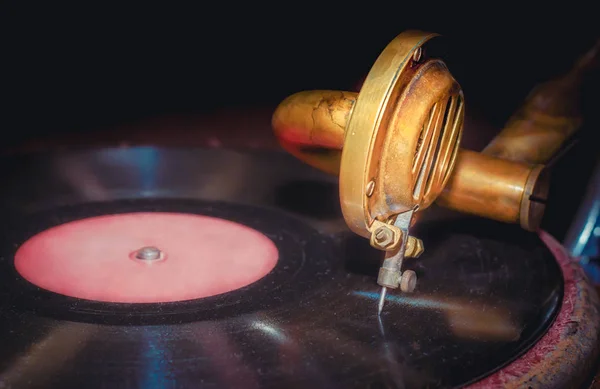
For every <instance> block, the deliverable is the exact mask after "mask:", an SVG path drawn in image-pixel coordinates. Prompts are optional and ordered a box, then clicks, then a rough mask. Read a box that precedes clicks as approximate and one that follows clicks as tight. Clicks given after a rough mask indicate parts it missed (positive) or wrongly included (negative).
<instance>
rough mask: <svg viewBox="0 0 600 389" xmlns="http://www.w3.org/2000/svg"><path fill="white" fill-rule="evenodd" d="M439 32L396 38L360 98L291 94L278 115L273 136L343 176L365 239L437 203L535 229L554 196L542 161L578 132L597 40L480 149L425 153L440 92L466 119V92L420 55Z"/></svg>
mask: <svg viewBox="0 0 600 389" xmlns="http://www.w3.org/2000/svg"><path fill="white" fill-rule="evenodd" d="M435 36H436V35H435V34H428V33H422V32H406V33H403V34H401V35H399V36H398V37H397V38H396V39H395V40H394V41H393V42H392V43H391V44H390V45H389V46H388V47H387V48H386V49H385V50H384V52H383V53H382V54H381V56H380V57H379V58H378V60H377V62H376V63H375V65H374V66H373V68H372V70H371V72H370V73H369V76H368V77H367V79H366V80H365V83H364V84H363V88H362V89H361V91H360V94H357V93H353V92H339V91H305V92H301V93H298V94H295V95H293V96H291V97H289V98H288V99H286V100H285V101H283V102H282V103H281V104H280V106H279V107H278V108H277V110H276V111H275V113H274V115H273V127H274V129H275V133H276V134H277V136H278V138H279V140H280V142H281V144H282V145H283V147H284V148H286V149H287V150H288V151H290V152H291V153H292V154H294V155H296V156H297V157H298V158H300V159H302V160H303V161H305V162H307V163H309V164H311V165H312V166H315V167H317V168H319V169H321V170H324V171H326V172H329V173H332V174H339V175H340V200H341V202H342V207H343V210H344V216H345V218H346V221H347V222H348V224H349V226H350V228H351V229H352V230H353V231H355V232H357V233H358V234H360V235H363V236H368V234H369V225H370V223H372V221H373V220H376V219H378V220H385V219H386V218H387V217H389V216H390V215H392V214H393V213H395V212H396V213H397V212H402V211H404V210H406V209H408V208H410V207H412V206H418V207H419V210H423V209H425V208H426V207H427V206H429V205H430V204H431V202H433V201H435V200H436V199H437V202H438V203H439V204H440V205H442V206H445V207H448V208H451V209H454V210H456V211H460V212H465V213H470V214H475V215H478V216H481V217H485V218H490V219H494V220H499V221H503V222H508V223H519V224H520V225H521V226H522V227H523V228H525V229H527V230H536V229H537V228H538V226H539V224H540V222H541V220H542V217H543V214H544V209H545V199H546V196H547V193H548V172H547V171H546V169H544V167H543V164H544V163H546V162H548V160H549V159H550V158H551V157H552V156H554V155H555V154H556V152H557V150H559V148H560V147H561V146H562V145H563V144H564V143H565V142H566V141H567V140H568V139H569V138H570V137H571V136H572V135H573V134H574V132H575V131H576V130H577V129H578V128H579V125H580V123H581V117H580V113H579V110H578V108H579V100H578V99H577V97H578V93H579V91H580V89H581V82H582V80H583V79H584V75H585V74H586V72H588V71H589V70H590V69H592V68H594V67H597V65H598V56H599V55H598V54H599V52H600V43H598V44H596V46H595V47H594V48H592V49H591V50H590V51H588V53H586V55H584V56H583V57H582V58H581V59H580V60H579V61H578V62H577V63H576V66H574V68H573V69H572V70H571V71H570V72H569V73H568V74H567V75H565V76H564V77H561V78H558V79H556V80H552V81H550V82H547V83H545V84H543V85H542V86H540V87H538V88H536V89H535V90H534V91H533V92H532V94H531V95H530V96H529V98H528V99H527V100H526V102H525V104H524V106H523V107H522V108H521V109H520V110H519V111H518V112H517V113H516V114H515V115H514V116H513V117H512V118H511V119H510V120H509V121H508V123H507V125H506V127H505V128H504V129H503V130H502V131H501V132H500V133H499V134H498V135H497V137H496V138H495V139H494V140H493V141H492V142H491V143H490V144H489V145H488V147H486V148H485V150H484V151H483V152H482V153H476V152H471V151H466V150H459V151H458V152H457V151H456V147H457V146H458V144H459V141H460V136H457V138H456V141H455V142H454V140H449V139H445V141H447V142H448V143H446V144H445V151H444V153H441V154H439V155H442V158H438V159H437V160H436V161H435V162H434V163H432V162H433V161H432V160H431V159H429V160H428V158H426V157H425V155H426V153H425V152H424V150H427V148H428V147H429V146H432V145H436V143H435V136H434V137H431V138H430V137H429V134H427V132H426V131H424V132H423V133H421V131H420V130H421V129H423V128H425V127H427V124H426V122H427V120H429V119H433V120H432V122H435V120H436V119H439V116H438V115H439V111H442V110H441V109H440V110H438V109H439V108H441V107H442V106H444V104H445V101H444V99H443V98H442V96H445V97H446V98H448V97H450V96H453V98H452V100H451V101H452V103H453V104H455V105H454V109H455V111H454V112H453V110H452V109H451V110H450V111H451V113H452V112H453V113H454V115H455V116H454V119H455V121H456V124H457V126H458V127H462V116H463V115H464V106H463V105H462V104H463V103H462V92H461V91H460V87H459V86H458V84H456V83H455V81H454V80H453V79H452V76H451V75H450V73H449V72H448V71H447V69H446V68H445V66H444V65H443V63H442V62H441V61H440V60H435V59H434V60H432V59H428V58H427V55H426V54H424V53H426V52H427V50H426V49H427V42H428V41H429V40H431V39H432V38H434V37H435ZM422 47H424V51H423V50H422ZM415 59H418V60H419V61H415ZM415 65H417V66H415ZM417 73H419V74H418V75H417ZM459 103H460V105H461V107H460V109H457V108H456V107H457V105H458V104H459ZM434 106H435V107H436V108H434V109H433V112H432V110H431V108H432V107H434ZM458 118H460V119H458ZM434 128H435V129H436V130H438V131H439V127H435V126H434ZM460 130H461V129H458V131H457V132H455V133H453V135H452V136H450V138H452V137H453V136H454V135H460ZM434 132H435V131H434ZM450 133H451V131H447V132H446V134H447V135H448V134H450ZM424 134H426V135H425V136H422V135H424ZM438 139H439V138H438ZM340 149H341V150H343V151H342V152H341V158H340ZM431 156H432V155H430V156H429V157H431ZM455 159H456V160H457V161H458V162H456V163H454V161H455ZM423 161H426V162H428V163H432V165H428V163H425V164H422V162H423ZM436 164H438V165H436ZM420 167H424V169H423V171H424V172H425V173H427V171H428V169H429V168H430V169H431V172H432V173H431V175H432V177H436V179H434V180H433V181H432V182H434V183H436V184H437V185H435V184H434V185H432V187H430V188H423V186H419V185H418V183H419V175H415V171H416V170H419V168H420ZM411 168H412V169H411ZM421 183H422V181H421ZM416 184H417V185H416ZM416 187H418V188H419V189H421V190H422V191H419V190H415V188H416ZM423 189H425V190H424V191H423ZM427 189H429V191H428V190H427ZM411 191H412V192H411Z"/></svg>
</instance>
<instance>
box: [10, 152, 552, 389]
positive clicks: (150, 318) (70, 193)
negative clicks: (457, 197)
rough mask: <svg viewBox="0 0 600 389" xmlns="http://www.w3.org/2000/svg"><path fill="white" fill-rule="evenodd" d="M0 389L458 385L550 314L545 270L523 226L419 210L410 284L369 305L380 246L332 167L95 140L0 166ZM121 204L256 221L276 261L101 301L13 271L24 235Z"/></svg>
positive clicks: (514, 353) (525, 344) (521, 342)
mask: <svg viewBox="0 0 600 389" xmlns="http://www.w3.org/2000/svg"><path fill="white" fill-rule="evenodd" d="M0 166H1V168H0V169H2V171H1V172H0V174H2V180H3V182H4V183H6V185H4V186H3V188H2V189H1V190H0V193H1V204H0V212H2V213H1V214H2V220H3V223H2V226H1V227H0V228H1V231H2V233H1V236H0V238H1V240H0V242H1V246H0V250H1V251H0V337H1V339H2V344H1V347H0V388H57V387H60V388H83V387H85V388H115V389H116V388H202V387H209V388H305V387H314V388H348V387H359V388H424V387H429V388H432V387H440V388H449V387H460V386H464V385H466V384H468V383H471V382H474V381H476V380H478V379H481V378H482V377H484V376H486V375H489V374H490V373H492V372H494V371H496V370H497V369H499V368H501V367H502V366H504V365H506V364H507V363H509V362H510V361H512V360H514V359H515V358H517V357H518V356H519V355H521V354H522V353H523V352H524V351H526V350H527V349H528V348H529V347H531V345H533V344H534V343H535V341H536V340H537V339H539V337H540V336H541V335H542V334H543V333H544V331H545V330H546V329H547V328H548V326H549V325H550V324H551V323H552V321H553V319H554V317H555V315H556V313H557V311H558V309H559V308H560V301H561V298H562V294H563V289H562V288H563V282H562V276H561V271H560V268H559V266H558V265H557V264H556V262H555V261H554V260H553V258H552V255H551V254H550V252H549V250H548V249H547V248H546V247H545V246H544V245H543V244H542V243H541V242H540V241H539V240H538V238H537V236H535V235H533V234H528V233H526V232H524V231H521V230H520V229H519V228H518V227H515V226H507V225H502V224H499V223H494V222H489V221H481V220H472V219H467V218H456V217H454V216H452V217H449V218H446V217H439V218H438V217H436V210H435V209H432V210H431V215H432V216H430V217H429V218H428V219H427V218H426V219H425V220H424V221H423V222H422V223H420V224H419V225H418V226H417V227H416V228H415V231H414V234H415V235H416V236H418V237H419V238H421V239H423V241H424V242H425V253H424V254H423V255H422V256H421V257H420V258H419V259H414V260H407V261H406V262H405V263H406V267H407V268H410V269H413V270H414V271H415V272H416V273H417V275H418V277H419V281H418V283H417V289H416V290H415V292H414V293H411V294H403V293H400V292H399V291H390V293H389V295H388V297H387V301H386V305H385V308H384V311H383V313H382V314H381V316H378V315H377V299H378V297H379V287H378V285H377V284H376V275H377V269H378V267H379V265H380V262H381V259H382V253H381V252H379V251H377V250H375V249H373V248H371V247H370V246H369V242H368V241H366V240H365V239H363V238H360V237H357V236H356V235H354V234H352V233H351V232H349V231H348V230H347V228H346V227H345V225H344V223H343V219H342V218H341V215H340V211H339V202H338V194H337V186H336V181H335V178H332V177H328V176H326V175H323V174H321V173H320V172H317V171H315V170H313V169H312V168H309V167H307V166H305V165H303V164H301V163H300V162H298V161H296V160H294V159H293V158H292V157H289V156H287V155H283V154H278V153H251V152H237V151H226V150H191V149H190V150H183V149H158V148H131V149H102V150H90V151H79V152H69V153H64V154H56V155H36V156H25V157H10V158H6V159H5V160H4V161H2V163H1V164H0ZM130 212H179V213H189V214H198V215H208V216H213V217H219V218H223V219H226V220H231V221H235V222H237V223H240V224H244V225H246V226H248V227H251V228H253V229H256V230H258V231H260V232H262V233H263V234H264V235H266V236H267V237H269V238H270V239H271V240H272V241H273V242H274V243H275V244H276V246H277V248H278V250H279V253H280V259H279V261H278V263H277V265H276V266H275V268H274V269H273V270H272V271H271V272H270V273H269V274H267V275H266V276H265V277H264V278H261V279H260V280H258V281H256V282H255V283H252V284H250V285H247V286H245V287H243V288H241V289H238V290H234V291H232V292H228V293H224V294H220V295H216V296H212V297H207V298H202V299H196V300H188V301H182V302H175V303H160V304H159V303H148V304H117V303H106V302H99V301H90V300H83V299H76V298H73V297H68V296H63V295H60V294H56V293H52V292H49V291H45V290H42V289H40V288H38V287H36V286H34V285H33V284H31V283H29V282H27V281H26V280H25V279H23V278H22V277H21V276H20V275H19V274H18V273H17V272H16V270H15V267H14V254H15V252H16V250H17V249H18V248H19V246H20V245H21V244H22V243H23V242H24V241H26V240H27V239H28V238H30V237H31V236H33V235H35V234H36V233H38V232H40V231H43V230H45V229H48V228H50V227H53V226H57V225H61V224H63V223H66V222H70V221H74V220H80V219H84V218H88V217H92V216H98V215H107V214H119V213H130Z"/></svg>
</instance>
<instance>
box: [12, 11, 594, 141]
mask: <svg viewBox="0 0 600 389" xmlns="http://www.w3.org/2000/svg"><path fill="white" fill-rule="evenodd" d="M592 3H593V2H590V4H589V5H586V4H585V3H583V2H581V3H577V2H571V1H568V2H567V1H563V2H546V3H540V4H538V5H535V4H533V3H526V2H523V3H521V4H510V3H506V2H480V3H472V5H469V4H468V3H467V4H464V5H462V6H461V5H460V4H459V3H439V4H438V3H434V2H420V3H417V2H379V3H378V2H373V1H364V2H348V3H343V2H331V3H327V2H322V3H319V2H279V3H271V4H265V5H260V4H259V3H255V2H250V3H241V5H240V4H235V3H228V2H216V3H215V2H193V3H192V2H190V3H185V4H186V5H185V6H184V5H178V4H177V3H176V2H162V3H159V5H150V2H148V3H147V4H145V3H141V2H140V3H131V2H115V3H111V2H80V3H75V2H73V3H68V4H65V3H60V4H59V3H55V2H39V3H35V2H34V3H28V2H13V3H10V2H9V3H3V4H4V5H3V11H2V18H3V19H4V20H3V21H2V23H1V24H2V28H3V29H4V32H3V33H2V40H3V41H4V42H3V44H2V51H3V53H2V62H3V63H4V64H5V65H7V67H4V71H3V72H2V77H3V82H2V87H1V89H2V94H4V95H5V98H4V101H5V102H4V103H3V107H4V108H3V114H2V123H1V124H2V129H3V130H5V131H4V134H5V141H8V140H9V139H21V138H23V137H28V136H34V135H39V134H50V133H52V132H56V131H60V132H65V131H84V130H87V129H90V128H99V127H100V128H101V127H103V126H105V125H107V124H114V123H121V122H126V121H129V120H134V119H137V118H144V117H151V116H155V115H160V114H164V113H203V112H211V111H214V110H217V109H222V108H224V107H236V106H244V107H253V106H275V104H276V103H277V102H279V101H280V100H281V99H283V98H284V97H285V96H287V95H288V94H291V93H294V92H297V91H299V90H304V89H338V88H339V89H351V88H353V87H355V86H356V84H357V83H358V82H359V81H360V80H361V79H362V77H364V76H365V75H366V73H367V72H368V70H369V69H370V67H371V65H372V64H373V62H374V60H375V59H376V57H377V55H378V54H379V53H380V51H381V50H382V49H383V47H384V46H385V45H386V44H387V43H388V42H389V41H390V40H391V39H393V38H394V36H395V35H397V34H398V33H399V32H401V31H403V30H405V29H409V28H416V29H422V30H428V31H435V32H438V33H441V34H443V35H444V36H446V37H447V38H448V42H449V43H450V48H451V51H450V53H449V55H448V57H447V58H446V62H447V63H448V64H449V66H450V69H451V71H452V72H453V74H454V75H455V77H456V78H457V79H458V80H459V82H460V83H461V84H462V86H463V88H464V90H465V95H466V97H467V99H468V104H469V109H470V111H471V112H480V113H482V114H483V115H484V117H485V118H486V119H487V120H489V121H491V122H492V123H494V124H495V125H502V123H503V122H504V120H505V119H506V118H507V116H508V115H510V114H511V113H512V112H513V110H514V109H515V108H516V107H517V106H518V105H519V104H520V103H521V101H522V99H523V98H524V97H525V95H526V93H527V92H528V91H529V90H530V89H531V87H532V86H533V85H535V84H536V83H538V82H540V81H543V80H545V79H547V78H549V77H552V76H553V75H556V74H558V73H560V72H561V71H563V70H565V69H567V68H568V67H569V66H570V65H571V64H572V61H573V59H574V58H575V57H576V56H577V55H579V54H581V53H582V52H583V51H584V50H585V49H586V48H588V47H590V46H591V45H592V44H593V42H594V40H595V39H597V38H598V36H599V35H598V27H597V24H598V21H597V17H595V14H596V13H595V9H594V6H593V4H592ZM57 4H59V5H57Z"/></svg>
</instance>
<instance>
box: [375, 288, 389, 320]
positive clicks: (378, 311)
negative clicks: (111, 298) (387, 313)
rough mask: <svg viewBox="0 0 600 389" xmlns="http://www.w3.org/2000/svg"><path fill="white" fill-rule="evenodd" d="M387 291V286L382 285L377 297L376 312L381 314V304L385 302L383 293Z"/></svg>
mask: <svg viewBox="0 0 600 389" xmlns="http://www.w3.org/2000/svg"><path fill="white" fill-rule="evenodd" d="M386 292H387V288H386V287H385V286H384V287H382V288H381V296H380V297H379V307H378V310H377V314H378V315H381V311H382V310H383V304H384V303H385V294H386Z"/></svg>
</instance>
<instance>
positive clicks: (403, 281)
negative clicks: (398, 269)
mask: <svg viewBox="0 0 600 389" xmlns="http://www.w3.org/2000/svg"><path fill="white" fill-rule="evenodd" d="M416 286H417V273H415V272H414V271H412V270H405V271H404V272H403V273H402V276H400V290H401V291H403V292H407V293H410V292H412V291H414V290H415V288H416Z"/></svg>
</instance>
